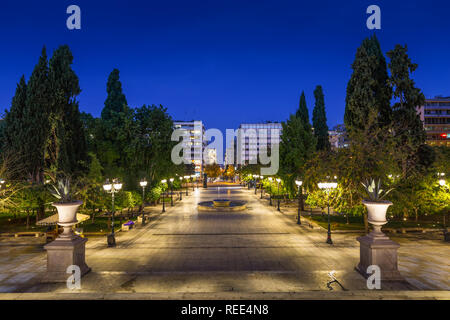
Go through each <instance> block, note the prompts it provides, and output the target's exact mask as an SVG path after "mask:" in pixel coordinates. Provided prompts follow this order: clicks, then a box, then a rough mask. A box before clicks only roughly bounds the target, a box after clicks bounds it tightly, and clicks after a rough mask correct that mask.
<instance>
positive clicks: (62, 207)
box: [52, 201, 83, 238]
mask: <svg viewBox="0 0 450 320" xmlns="http://www.w3.org/2000/svg"><path fill="white" fill-rule="evenodd" d="M82 204H83V202H82V201H74V202H54V203H52V205H53V206H54V207H56V210H57V211H58V225H60V226H62V227H63V228H64V231H63V233H62V234H61V235H60V237H62V238H71V237H73V236H74V233H73V231H72V226H74V225H75V224H77V222H78V220H77V211H78V208H79V207H80V206H81V205H82Z"/></svg>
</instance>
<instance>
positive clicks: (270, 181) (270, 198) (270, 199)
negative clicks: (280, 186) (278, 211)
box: [267, 177, 273, 205]
mask: <svg viewBox="0 0 450 320" xmlns="http://www.w3.org/2000/svg"><path fill="white" fill-rule="evenodd" d="M267 179H268V180H269V183H270V194H269V204H270V205H272V180H273V178H272V177H269V178H267Z"/></svg>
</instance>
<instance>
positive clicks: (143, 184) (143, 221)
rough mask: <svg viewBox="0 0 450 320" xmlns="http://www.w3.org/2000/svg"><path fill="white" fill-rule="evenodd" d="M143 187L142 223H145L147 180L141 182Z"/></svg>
mask: <svg viewBox="0 0 450 320" xmlns="http://www.w3.org/2000/svg"><path fill="white" fill-rule="evenodd" d="M139 184H140V185H141V187H142V225H145V215H144V203H145V200H144V199H145V187H146V186H147V181H146V180H142V181H141V182H140V183H139Z"/></svg>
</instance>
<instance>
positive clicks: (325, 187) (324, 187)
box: [318, 182, 337, 244]
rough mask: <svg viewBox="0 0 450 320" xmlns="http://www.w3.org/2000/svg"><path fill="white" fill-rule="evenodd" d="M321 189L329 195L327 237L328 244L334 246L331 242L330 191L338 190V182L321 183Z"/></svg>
mask: <svg viewBox="0 0 450 320" xmlns="http://www.w3.org/2000/svg"><path fill="white" fill-rule="evenodd" d="M318 186H319V188H320V189H322V190H325V191H326V193H327V198H328V236H327V241H326V242H327V243H328V244H333V241H331V226H330V191H331V189H336V188H337V183H336V182H320V183H319V184H318Z"/></svg>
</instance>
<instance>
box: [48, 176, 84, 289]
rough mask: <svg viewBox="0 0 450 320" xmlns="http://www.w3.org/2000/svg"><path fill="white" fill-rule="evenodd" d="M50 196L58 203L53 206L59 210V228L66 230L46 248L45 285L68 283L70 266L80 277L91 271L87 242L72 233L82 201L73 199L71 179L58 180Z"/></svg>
mask: <svg viewBox="0 0 450 320" xmlns="http://www.w3.org/2000/svg"><path fill="white" fill-rule="evenodd" d="M51 193H52V195H53V196H54V197H56V198H57V199H58V200H59V201H58V202H54V203H53V204H52V205H53V206H55V207H56V209H57V211H58V225H59V226H61V227H63V228H64V230H63V232H62V233H61V234H60V235H59V236H58V237H57V238H56V239H55V241H53V242H51V243H49V244H47V245H46V246H44V249H45V250H47V273H46V275H45V277H44V279H43V282H66V281H67V279H68V278H69V277H70V276H71V274H69V273H67V269H68V267H70V266H75V267H78V268H79V269H80V276H83V275H85V274H86V273H88V272H89V271H90V270H91V269H90V268H89V267H88V266H87V265H86V262H85V245H86V242H87V239H86V238H81V237H79V236H77V235H75V234H74V232H73V230H72V227H73V226H74V225H75V224H77V222H78V221H77V211H78V208H79V207H80V206H81V205H82V204H83V202H82V201H76V200H72V196H71V194H70V181H69V179H65V180H60V181H58V184H57V185H53V189H52V190H51Z"/></svg>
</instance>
